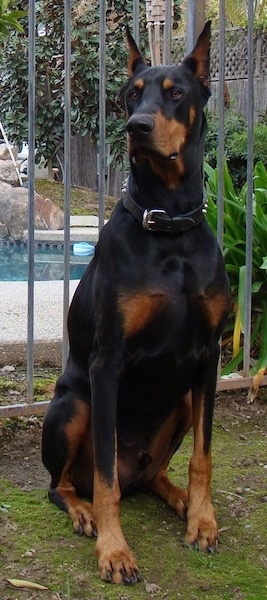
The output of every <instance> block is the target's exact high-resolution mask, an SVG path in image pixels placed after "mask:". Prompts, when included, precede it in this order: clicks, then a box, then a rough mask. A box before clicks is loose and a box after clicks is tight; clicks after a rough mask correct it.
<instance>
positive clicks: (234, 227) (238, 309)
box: [205, 162, 267, 374]
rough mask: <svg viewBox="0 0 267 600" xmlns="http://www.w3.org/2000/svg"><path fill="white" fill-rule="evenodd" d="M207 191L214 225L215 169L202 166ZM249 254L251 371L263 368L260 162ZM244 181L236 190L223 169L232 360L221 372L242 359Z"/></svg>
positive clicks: (264, 222) (264, 221)
mask: <svg viewBox="0 0 267 600" xmlns="http://www.w3.org/2000/svg"><path fill="white" fill-rule="evenodd" d="M205 171H206V175H207V191H208V215H207V217H208V221H209V224H210V226H211V227H212V229H213V231H214V232H216V228H217V203H216V199H217V197H218V170H217V169H213V168H212V167H211V166H210V165H208V164H206V165H205ZM253 183H254V192H253V256H252V330H251V334H252V335H251V352H252V355H253V359H255V362H254V366H253V369H252V374H255V373H257V372H258V371H260V370H261V369H265V368H266V367H267V170H266V168H265V167H264V165H263V164H262V163H261V162H258V163H257V164H256V165H255V168H254V177H253ZM246 204H247V184H245V185H244V186H243V188H242V189H241V191H240V193H236V191H235V189H234V186H233V182H232V180H231V177H230V175H229V171H228V168H227V165H226V164H225V172H224V258H225V264H226V269H227V272H228V275H229V279H230V284H231V290H232V298H233V313H232V314H231V317H230V322H229V327H228V329H229V328H230V330H231V334H232V336H233V339H234V355H235V356H234V360H233V361H231V363H230V364H229V365H228V366H227V368H226V369H225V371H224V372H225V373H229V372H231V370H232V369H233V368H236V367H237V366H238V365H239V364H240V363H241V362H242V358H243V348H241V347H240V344H241V341H242V329H243V325H244V310H245V306H244V300H245V274H246V223H247V210H246Z"/></svg>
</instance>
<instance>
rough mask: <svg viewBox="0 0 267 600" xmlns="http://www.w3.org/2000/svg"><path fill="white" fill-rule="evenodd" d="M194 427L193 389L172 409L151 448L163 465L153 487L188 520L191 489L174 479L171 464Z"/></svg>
mask: <svg viewBox="0 0 267 600" xmlns="http://www.w3.org/2000/svg"><path fill="white" fill-rule="evenodd" d="M191 426H192V398H191V393H190V392H189V393H187V394H186V395H185V396H184V398H183V401H182V403H181V402H180V404H179V406H178V407H176V408H175V409H174V410H173V411H172V413H171V414H170V416H169V418H168V419H167V421H166V422H165V423H164V425H163V426H162V428H161V429H160V430H159V432H158V434H157V436H156V437H155V439H154V441H153V443H152V446H151V448H149V452H150V454H151V455H152V456H153V459H154V462H156V463H157V462H158V460H159V458H160V457H161V462H160V465H159V467H158V469H157V471H156V474H155V475H154V477H153V480H152V482H151V484H150V488H151V490H152V491H153V492H154V493H155V494H157V496H159V497H160V498H162V500H164V501H165V502H167V504H168V505H169V506H170V508H172V509H173V510H175V511H176V513H177V514H178V516H179V517H180V519H182V520H183V521H184V520H185V519H186V513H187V507H188V491H187V490H184V489H182V488H180V487H178V486H176V485H174V484H173V483H172V482H171V481H170V479H169V477H168V474H167V467H168V464H169V461H170V459H171V457H172V456H173V454H174V453H175V452H176V450H177V449H178V447H179V446H180V444H181V443H182V440H183V438H184V436H185V435H186V433H187V432H188V430H189V429H190V427H191ZM168 442H169V443H168ZM152 465H153V463H152ZM152 465H151V468H152ZM148 469H149V468H148Z"/></svg>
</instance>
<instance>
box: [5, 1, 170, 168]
mask: <svg viewBox="0 0 267 600" xmlns="http://www.w3.org/2000/svg"><path fill="white" fill-rule="evenodd" d="M180 3H181V0H175V8H176V18H178V15H179V6H180ZM71 6H72V32H71V46H72V55H71V80H72V89H71V102H72V105H71V119H72V135H75V134H78V133H79V134H81V135H86V134H90V135H91V137H92V140H93V141H97V137H98V127H99V117H98V106H99V0H96V1H95V2H94V4H93V6H92V4H91V3H89V2H82V1H80V2H76V1H74V0H73V1H72V3H71ZM132 7H133V5H132V2H131V1H130V0H124V1H122V0H107V20H106V47H107V50H106V70H107V84H106V91H107V104H106V106H107V110H106V112H107V116H108V119H107V129H108V135H109V141H110V142H113V141H114V140H117V139H118V137H117V132H118V131H119V132H120V131H121V128H122V122H121V119H122V113H123V109H122V106H121V105H120V101H119V97H118V94H119V91H120V89H121V87H122V85H123V83H124V82H125V78H126V65H127V48H126V41H125V24H126V23H129V25H130V26H131V14H132ZM145 8H146V3H145V0H141V2H140V34H141V35H140V38H141V42H140V47H141V49H142V51H143V52H144V54H145V55H146V54H147V53H148V45H147V42H146V41H147V38H148V36H147V31H146V25H145ZM36 22H37V31H38V35H37V36H36V95H37V99H36V145H37V158H38V157H40V155H42V156H44V157H45V159H49V158H51V157H53V156H54V155H55V154H56V152H57V151H58V150H59V148H62V145H63V137H64V31H63V26H64V1H63V0H59V1H58V2H57V3H54V2H52V0H41V1H39V2H36ZM26 34H27V31H25V35H23V34H22V33H21V32H17V33H15V34H14V33H13V35H12V37H10V38H9V40H8V42H7V43H6V47H5V52H4V54H3V55H2V57H1V58H0V69H1V71H2V78H1V82H0V92H1V93H0V111H1V114H2V115H3V123H4V126H5V128H6V131H7V133H8V135H9V137H10V139H11V140H12V141H14V142H16V143H17V144H18V145H20V144H21V143H22V141H23V140H25V139H27V137H28V132H27V118H26V115H27V102H28V98H27V88H28V65H27V51H28V42H27V37H26ZM114 132H116V133H114ZM123 154H124V145H123V144H122V145H118V143H117V145H116V146H115V147H114V149H113V150H112V156H114V155H116V157H117V158H118V159H119V160H120V161H123Z"/></svg>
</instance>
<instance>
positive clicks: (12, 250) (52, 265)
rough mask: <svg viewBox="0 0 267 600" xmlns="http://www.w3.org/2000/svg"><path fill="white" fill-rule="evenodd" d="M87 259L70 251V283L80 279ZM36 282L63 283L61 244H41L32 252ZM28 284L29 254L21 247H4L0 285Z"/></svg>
mask: <svg viewBox="0 0 267 600" xmlns="http://www.w3.org/2000/svg"><path fill="white" fill-rule="evenodd" d="M91 259H92V255H90V256H75V255H74V254H73V246H72V245H71V247H70V279H81V277H82V275H83V273H84V271H85V269H86V267H87V265H88V263H89V262H90V260H91ZM34 279H35V281H53V280H63V279H64V249H63V244H56V243H52V242H50V243H44V242H43V243H41V244H37V245H36V247H35V251H34ZM27 280H28V250H27V247H26V246H24V245H21V244H15V243H14V244H6V245H3V244H2V247H0V281H27Z"/></svg>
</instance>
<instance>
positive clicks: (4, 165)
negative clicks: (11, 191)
mask: <svg viewBox="0 0 267 600" xmlns="http://www.w3.org/2000/svg"><path fill="white" fill-rule="evenodd" d="M17 167H18V168H19V165H17ZM0 179H1V181H6V182H7V183H16V184H17V183H18V181H19V178H18V174H17V172H16V169H15V167H14V164H13V162H12V160H11V159H10V160H8V159H6V160H0Z"/></svg>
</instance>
